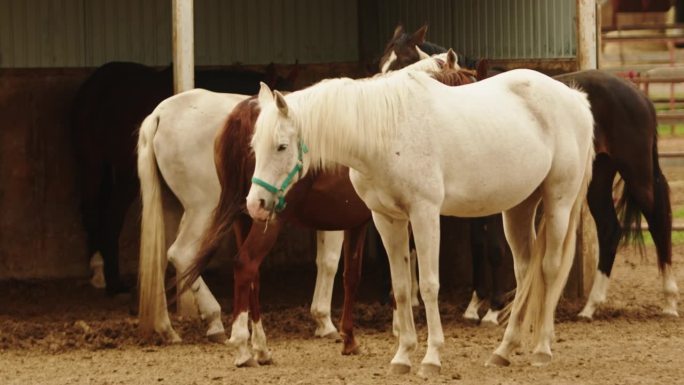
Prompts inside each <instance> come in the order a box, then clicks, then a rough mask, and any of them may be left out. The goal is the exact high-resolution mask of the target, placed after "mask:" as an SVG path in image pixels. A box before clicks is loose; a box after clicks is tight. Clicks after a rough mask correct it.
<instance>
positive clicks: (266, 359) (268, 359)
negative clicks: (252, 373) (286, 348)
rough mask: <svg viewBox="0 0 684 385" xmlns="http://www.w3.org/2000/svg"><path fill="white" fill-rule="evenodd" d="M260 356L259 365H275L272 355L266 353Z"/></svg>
mask: <svg viewBox="0 0 684 385" xmlns="http://www.w3.org/2000/svg"><path fill="white" fill-rule="evenodd" d="M260 356H261V357H258V358H257V362H258V363H259V365H273V357H272V356H271V353H264V354H261V355H260Z"/></svg>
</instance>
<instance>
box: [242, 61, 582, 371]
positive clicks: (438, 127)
mask: <svg viewBox="0 0 684 385" xmlns="http://www.w3.org/2000/svg"><path fill="white" fill-rule="evenodd" d="M259 98H260V104H261V106H262V112H261V114H260V115H259V118H258V120H257V122H256V130H255V134H254V137H253V139H252V146H253V148H254V152H255V156H256V168H255V173H254V177H255V178H258V179H261V180H262V181H264V182H265V183H269V184H271V185H274V186H280V185H281V184H282V182H283V181H284V180H285V179H286V178H287V175H288V174H292V170H293V169H295V165H296V164H297V163H299V162H300V160H299V159H300V157H301V158H303V159H302V161H303V164H304V172H307V171H308V170H309V169H312V168H313V169H319V168H329V167H334V165H335V164H343V165H345V166H348V167H350V168H351V171H350V177H351V180H352V183H353V184H354V187H355V189H356V191H357V192H358V193H359V196H360V197H361V198H362V199H363V200H364V202H365V203H366V204H367V205H368V207H369V208H370V209H371V210H372V212H373V220H374V222H375V225H376V227H377V228H378V231H379V232H380V235H381V237H382V240H383V243H384V245H385V248H386V249H387V252H388V255H389V260H390V270H391V275H392V286H393V291H394V295H395V299H396V302H397V313H398V327H399V347H398V350H397V352H396V354H395V356H394V358H393V359H392V361H391V363H392V365H391V368H392V371H393V372H399V373H405V372H407V371H409V370H410V366H411V361H410V354H411V352H412V351H414V350H415V348H416V343H417V339H416V332H415V326H414V322H413V314H412V309H411V304H410V286H411V284H410V274H409V267H408V263H407V261H408V257H409V248H408V230H407V228H408V226H407V225H408V223H409V221H410V222H411V225H412V229H413V232H414V237H415V241H416V246H417V251H418V264H419V274H420V293H421V297H422V300H423V302H424V304H425V311H426V316H427V324H428V341H427V352H426V354H425V357H424V358H423V361H422V365H421V369H420V371H419V374H422V375H430V374H433V373H435V372H438V371H439V369H440V367H441V359H440V348H441V346H442V345H443V343H444V336H443V333H442V326H441V321H440V317H439V311H438V307H437V294H438V291H439V272H438V253H439V250H438V248H439V215H440V214H445V215H454V216H461V217H468V216H484V215H490V214H493V213H496V212H501V211H504V220H505V229H506V235H507V239H508V241H509V243H510V244H511V248H512V250H513V254H514V256H515V265H516V279H517V281H518V290H517V294H516V298H515V300H514V305H513V308H512V312H511V318H510V322H509V324H508V327H507V329H506V332H505V334H504V338H503V341H502V343H501V345H500V346H499V347H498V348H497V349H496V351H495V354H494V355H493V356H492V359H490V363H491V364H501V365H505V364H507V363H508V362H509V361H508V360H509V358H510V355H511V353H512V352H513V350H514V349H515V348H516V347H518V346H519V345H520V342H521V337H522V336H521V330H529V329H527V327H530V326H532V330H534V331H535V333H534V335H533V336H532V338H533V341H534V343H535V346H534V353H535V354H534V356H533V363H543V362H547V361H548V360H549V359H550V357H551V339H552V336H553V315H554V310H555V307H556V304H557V302H558V298H559V296H560V292H561V289H562V287H563V285H564V284H565V280H566V278H567V275H568V273H569V269H570V266H571V264H572V257H573V253H574V237H575V228H576V224H577V216H578V214H579V208H580V204H581V201H582V199H583V197H584V194H585V193H586V186H587V183H588V181H589V179H590V176H591V162H592V160H593V146H592V133H593V119H592V115H591V111H590V109H589V103H588V101H587V99H586V95H585V94H584V93H582V92H579V91H577V90H574V89H571V88H569V87H567V86H565V85H563V84H562V83H560V82H557V81H555V80H552V79H551V78H549V77H547V76H545V75H542V74H539V73H537V72H534V71H529V70H516V71H510V72H508V73H505V74H502V75H499V76H496V77H493V78H491V79H488V80H485V81H482V82H478V83H475V84H473V85H466V86H461V87H447V86H445V85H443V84H441V83H439V82H437V81H435V80H433V79H431V78H430V77H429V76H428V75H427V74H425V73H422V72H415V71H398V72H395V73H392V74H388V75H385V76H380V77H376V78H372V79H363V80H356V81H354V80H351V79H334V80H326V81H323V82H321V83H318V84H317V85H315V86H312V87H310V88H308V89H305V90H302V91H298V92H294V93H292V94H289V95H287V96H285V97H283V96H282V95H281V94H280V93H278V92H276V93H275V94H274V95H273V96H271V93H270V90H268V87H267V86H265V85H263V84H262V92H260V94H259ZM304 145H305V146H307V147H308V153H306V154H303V156H302V155H301V151H300V149H301V148H302V147H303V146H304ZM296 180H298V179H297V177H295V181H296ZM262 185H263V184H262ZM262 185H256V184H253V185H252V187H251V189H250V192H249V194H248V196H247V207H248V210H249V212H250V215H252V217H254V218H255V219H259V220H267V219H269V217H270V216H271V215H272V209H273V207H274V202H275V196H274V195H273V194H272V193H270V192H269V191H268V190H266V189H265V188H263V187H261V186H262ZM542 200H543V202H544V208H545V213H544V221H543V223H542V225H541V226H540V230H539V236H538V237H537V236H536V234H535V228H534V226H533V222H534V212H535V209H536V207H537V205H538V203H539V202H540V201H542ZM528 322H529V324H528Z"/></svg>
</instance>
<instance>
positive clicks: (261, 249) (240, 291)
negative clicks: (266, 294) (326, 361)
mask: <svg viewBox="0 0 684 385" xmlns="http://www.w3.org/2000/svg"><path fill="white" fill-rule="evenodd" d="M238 220H246V219H245V218H241V219H238ZM281 228H282V221H273V222H271V223H269V224H268V227H266V224H265V223H262V222H254V223H252V226H251V228H250V229H249V234H247V238H246V239H245V242H244V243H243V244H242V247H240V250H239V251H238V257H237V260H236V261H235V263H234V266H233V275H234V281H235V282H234V291H233V328H232V331H231V335H230V340H229V341H228V342H229V344H231V345H232V346H235V347H236V348H237V350H238V352H237V357H236V358H235V365H236V366H239V367H242V366H254V365H256V364H257V361H256V360H255V359H254V358H252V354H251V351H250V349H249V346H248V343H247V342H248V340H249V328H248V321H249V317H248V312H249V310H250V309H251V310H252V311H254V310H255V309H258V308H259V305H258V301H257V302H256V303H255V304H252V305H250V300H252V299H255V296H256V295H258V289H257V290H256V291H255V292H253V289H254V288H255V287H256V286H255V285H258V284H257V283H256V282H257V279H258V278H259V267H260V266H261V262H262V261H263V259H264V257H265V256H266V254H267V253H268V252H269V251H271V248H272V247H273V245H274V244H275V241H276V239H277V238H278V234H279V233H280V229H281ZM259 316H260V314H259V312H258V310H257V312H256V314H253V315H252V322H254V324H255V325H257V328H258V330H257V333H258V334H259V335H258V336H255V337H254V338H256V339H258V340H259V341H258V342H259V343H258V344H257V348H259V349H261V351H258V352H257V354H256V356H257V357H256V358H257V360H258V359H262V358H265V357H266V356H268V357H269V359H270V353H267V352H268V351H267V349H266V348H265V347H266V338H265V335H264V334H263V327H262V326H261V318H260V317H259ZM261 342H263V343H261Z"/></svg>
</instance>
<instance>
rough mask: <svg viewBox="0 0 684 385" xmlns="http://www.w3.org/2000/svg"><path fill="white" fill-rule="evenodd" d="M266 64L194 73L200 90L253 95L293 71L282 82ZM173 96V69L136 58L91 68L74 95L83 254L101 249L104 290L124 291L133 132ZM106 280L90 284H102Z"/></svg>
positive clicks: (283, 84)
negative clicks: (123, 243)
mask: <svg viewBox="0 0 684 385" xmlns="http://www.w3.org/2000/svg"><path fill="white" fill-rule="evenodd" d="M269 68H270V69H271V71H269V72H267V73H265V74H264V73H258V72H253V71H244V70H203V71H197V72H196V74H195V77H196V84H197V87H198V88H206V89H209V90H213V91H220V92H232V93H242V94H254V93H256V92H257V91H258V87H259V82H260V81H265V82H268V83H270V84H271V85H273V86H276V87H280V88H285V89H289V87H290V86H289V83H291V81H292V80H293V77H294V76H296V73H295V72H294V71H293V73H292V74H291V75H290V78H288V79H282V78H278V77H276V76H275V72H274V71H272V69H273V68H272V67H269ZM172 94H173V82H172V71H171V69H170V68H167V69H165V70H161V71H160V70H156V69H154V68H150V67H147V66H144V65H142V64H137V63H127V62H112V63H107V64H105V65H103V66H102V67H99V68H98V69H97V70H95V72H94V73H93V74H92V75H91V76H90V77H89V78H88V79H87V80H86V81H85V82H84V83H83V85H82V86H81V87H80V89H79V90H78V93H77V95H76V98H75V99H74V104H73V109H72V137H73V144H74V153H75V156H76V160H77V162H76V164H77V167H78V170H77V175H78V180H79V184H80V191H81V213H82V220H83V225H84V227H85V230H86V234H87V244H88V257H90V256H94V255H96V254H101V258H102V259H103V260H104V281H105V282H106V287H107V292H108V293H117V292H120V291H124V290H126V286H125V285H123V284H122V282H121V279H120V275H119V258H118V254H119V235H120V233H121V227H122V225H123V221H124V217H125V215H126V212H127V210H128V207H129V206H130V205H131V203H132V202H133V200H134V199H135V198H136V196H137V194H138V189H139V186H138V178H137V174H136V166H135V165H136V160H135V159H136V158H135V147H136V142H137V139H136V137H137V135H135V132H136V131H137V129H138V127H139V126H140V123H141V122H142V120H143V119H144V118H145V117H146V116H147V115H148V114H149V113H150V112H152V110H154V108H155V107H156V106H157V104H159V103H160V102H161V101H162V100H164V99H166V98H168V97H169V96H171V95H172ZM94 260H97V258H94ZM91 263H92V262H91ZM105 282H102V280H100V282H94V284H96V285H97V286H99V287H102V286H103V285H104V284H105Z"/></svg>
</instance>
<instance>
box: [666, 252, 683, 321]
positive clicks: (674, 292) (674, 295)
mask: <svg viewBox="0 0 684 385" xmlns="http://www.w3.org/2000/svg"><path fill="white" fill-rule="evenodd" d="M663 293H664V294H665V306H664V307H663V314H665V315H669V316H673V317H679V313H678V312H677V299H678V298H679V288H678V287H677V282H676V281H675V277H674V274H672V266H671V265H665V268H664V269H663Z"/></svg>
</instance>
